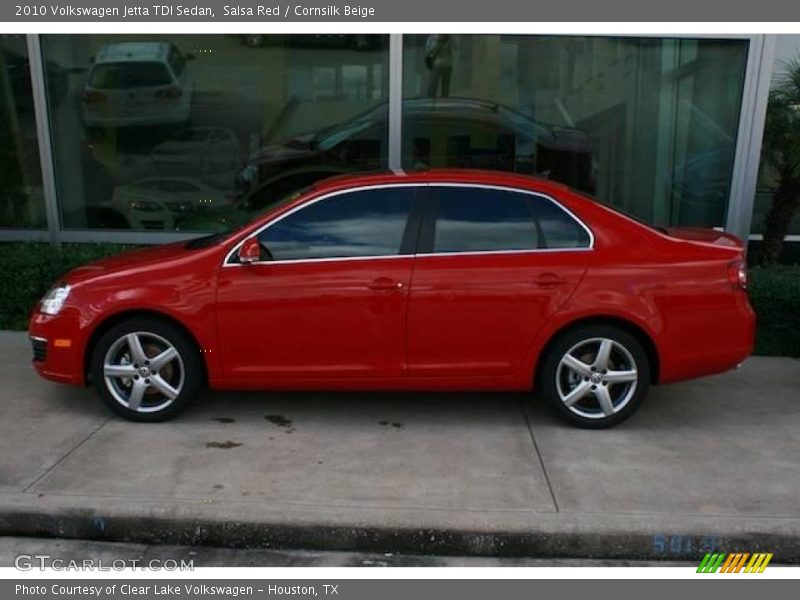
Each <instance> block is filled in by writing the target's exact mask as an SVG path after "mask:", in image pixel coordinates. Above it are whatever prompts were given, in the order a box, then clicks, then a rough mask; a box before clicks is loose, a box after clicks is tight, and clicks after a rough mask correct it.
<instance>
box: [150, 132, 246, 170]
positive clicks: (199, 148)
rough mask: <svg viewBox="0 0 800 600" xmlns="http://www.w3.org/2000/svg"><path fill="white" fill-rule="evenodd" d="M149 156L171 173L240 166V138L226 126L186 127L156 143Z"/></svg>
mask: <svg viewBox="0 0 800 600" xmlns="http://www.w3.org/2000/svg"><path fill="white" fill-rule="evenodd" d="M150 158H151V159H152V160H153V162H154V163H155V164H156V166H157V167H158V168H159V170H164V171H169V172H170V173H178V172H180V173H187V172H189V173H200V174H203V175H207V174H208V173H219V172H221V171H235V170H237V169H239V168H240V167H241V163H242V151H241V147H240V146H239V140H237V139H236V135H234V133H233V131H231V130H230V129H228V128H227V127H187V128H185V129H181V130H179V131H176V132H175V133H173V134H172V135H171V136H170V137H169V138H167V140H165V141H163V142H161V143H160V144H157V145H156V146H155V147H154V148H153V151H152V152H151V154H150Z"/></svg>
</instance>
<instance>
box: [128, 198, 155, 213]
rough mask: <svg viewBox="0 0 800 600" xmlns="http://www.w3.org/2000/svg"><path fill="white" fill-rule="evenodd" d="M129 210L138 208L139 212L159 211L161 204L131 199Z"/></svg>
mask: <svg viewBox="0 0 800 600" xmlns="http://www.w3.org/2000/svg"><path fill="white" fill-rule="evenodd" d="M130 206H131V210H138V211H141V212H150V213H153V212H161V210H162V209H161V205H160V204H158V203H157V202H150V201H149V200H131V202H130Z"/></svg>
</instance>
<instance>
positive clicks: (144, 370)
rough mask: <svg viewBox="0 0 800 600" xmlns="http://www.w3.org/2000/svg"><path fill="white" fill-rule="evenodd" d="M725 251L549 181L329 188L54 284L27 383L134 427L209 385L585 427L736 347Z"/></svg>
mask: <svg viewBox="0 0 800 600" xmlns="http://www.w3.org/2000/svg"><path fill="white" fill-rule="evenodd" d="M754 329H755V317H754V314H753V311H752V309H751V308H750V305H749V303H748V298H747V293H746V271H745V263H744V254H743V248H742V245H741V243H740V242H739V240H737V239H736V238H734V237H733V236H730V235H727V234H725V233H720V232H716V231H712V230H702V229H656V228H653V227H650V226H648V225H645V224H642V223H640V222H638V221H636V220H634V219H632V218H629V217H627V216H624V215H622V214H620V213H619V212H616V211H615V210H613V209H611V208H609V207H607V206H604V205H602V204H600V203H598V202H596V201H593V200H591V199H588V198H586V197H584V196H582V195H580V194H578V193H576V192H574V191H571V190H570V189H568V188H566V187H563V186H561V185H558V184H556V183H553V182H548V181H540V180H536V179H531V178H528V177H522V176H515V175H510V174H505V173H488V172H475V171H428V172H420V173H409V174H403V173H395V174H391V173H387V174H377V175H376V174H371V175H363V176H349V177H343V178H336V179H330V180H327V181H325V182H323V183H320V184H318V185H316V186H314V187H312V188H310V189H309V190H307V191H306V192H304V193H302V194H300V195H296V196H294V197H291V198H287V199H284V200H281V201H280V202H277V203H276V204H274V205H272V206H271V207H269V208H268V210H267V211H266V212H265V213H264V214H263V216H261V217H260V218H258V219H256V220H255V221H253V222H252V223H251V224H249V225H247V226H246V227H244V228H242V229H240V230H238V231H235V232H233V233H229V234H224V235H217V236H210V237H206V238H199V239H197V240H193V241H190V242H188V243H175V244H170V245H166V246H161V247H155V248H149V249H144V250H139V251H135V252H130V253H127V254H123V255H120V256H116V257H113V258H109V259H106V260H102V261H99V262H96V263H93V264H90V265H87V266H84V267H80V268H78V269H75V270H74V271H72V272H70V273H69V274H68V275H66V276H65V277H64V278H63V280H61V281H59V282H58V283H57V284H56V285H55V286H54V287H53V289H52V290H50V292H48V294H47V295H46V296H45V297H44V298H43V299H42V301H41V303H40V304H39V305H38V306H37V308H36V309H35V311H34V313H33V315H32V317H31V322H30V336H31V340H32V343H33V352H34V360H33V364H34V366H35V368H36V370H37V371H38V372H39V373H40V374H41V375H42V376H44V377H46V378H48V379H52V380H55V381H60V382H64V383H70V384H74V385H85V384H87V383H88V382H91V383H93V384H94V386H95V387H96V388H97V391H98V392H99V394H100V397H101V398H102V399H103V401H104V402H105V403H106V404H107V405H108V406H109V407H110V408H111V409H112V410H114V411H115V412H117V413H118V414H120V415H122V416H124V417H126V418H128V419H131V420H136V421H156V420H163V419H166V418H169V417H172V416H173V415H175V414H177V413H178V412H179V411H181V410H182V409H183V408H185V407H186V405H187V404H188V403H189V402H190V400H191V399H192V398H193V397H194V396H195V395H196V394H197V393H198V391H200V390H201V389H202V388H203V387H204V386H206V385H207V386H209V387H211V388H212V389H215V390H234V389H270V390H311V389H314V390H533V389H536V390H537V391H538V392H539V394H540V395H541V396H543V397H544V398H545V399H546V400H547V402H548V403H549V404H550V405H551V406H552V407H553V408H554V409H555V411H556V412H557V413H558V414H559V415H560V416H561V417H563V418H564V419H566V420H567V421H569V422H570V423H573V424H575V425H578V426H583V427H593V428H599V427H607V426H610V425H614V424H616V423H619V422H620V421H622V420H623V419H625V418H627V417H628V416H630V415H631V414H632V413H633V412H634V411H635V410H636V408H637V407H638V406H639V404H640V403H641V402H642V400H643V398H644V396H645V394H646V392H647V389H648V388H649V386H650V385H651V384H655V383H669V382H673V381H678V380H682V379H688V378H692V377H698V376H702V375H710V374H712V373H719V372H722V371H726V370H728V369H731V368H733V367H735V366H736V365H738V364H739V363H740V362H742V361H743V360H744V359H745V358H746V357H747V356H748V355H749V354H750V352H751V350H752V347H753V340H754Z"/></svg>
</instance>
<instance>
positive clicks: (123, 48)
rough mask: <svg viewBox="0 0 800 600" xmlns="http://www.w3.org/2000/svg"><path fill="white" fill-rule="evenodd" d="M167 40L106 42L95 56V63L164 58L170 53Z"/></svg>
mask: <svg viewBox="0 0 800 600" xmlns="http://www.w3.org/2000/svg"><path fill="white" fill-rule="evenodd" d="M169 49H170V44H168V43H167V42H116V43H113V44H106V45H105V46H103V47H102V48H100V51H99V52H98V53H97V56H96V57H95V64H101V63H112V62H114V63H116V62H140V61H143V60H164V59H165V58H166V57H167V55H168V54H169Z"/></svg>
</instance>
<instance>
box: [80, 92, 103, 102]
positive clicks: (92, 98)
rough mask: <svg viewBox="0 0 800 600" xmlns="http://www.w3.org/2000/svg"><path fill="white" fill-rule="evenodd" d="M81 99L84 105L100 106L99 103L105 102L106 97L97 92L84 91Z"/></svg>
mask: <svg viewBox="0 0 800 600" xmlns="http://www.w3.org/2000/svg"><path fill="white" fill-rule="evenodd" d="M81 98H82V99H83V101H84V102H85V103H86V104H100V103H101V102H105V101H106V100H107V98H106V95H105V94H104V93H103V92H98V91H97V90H84V92H83V94H82V95H81Z"/></svg>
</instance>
